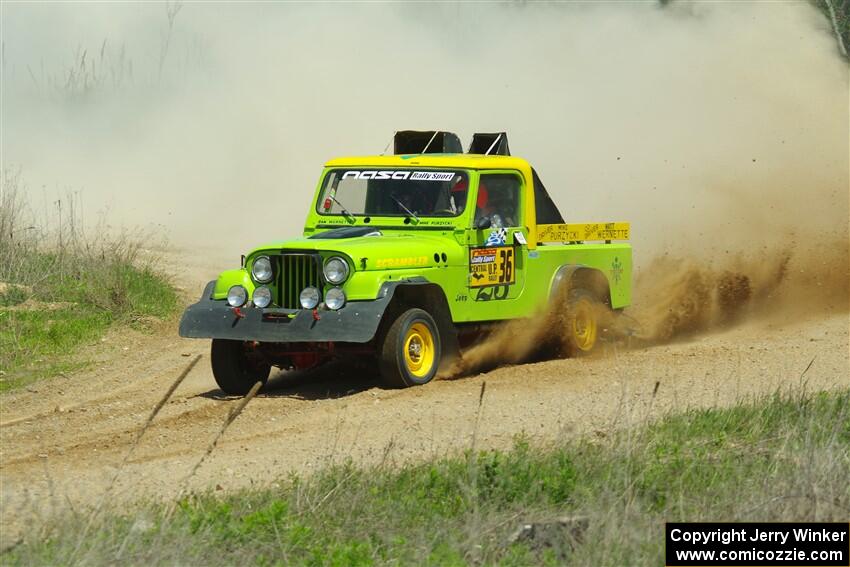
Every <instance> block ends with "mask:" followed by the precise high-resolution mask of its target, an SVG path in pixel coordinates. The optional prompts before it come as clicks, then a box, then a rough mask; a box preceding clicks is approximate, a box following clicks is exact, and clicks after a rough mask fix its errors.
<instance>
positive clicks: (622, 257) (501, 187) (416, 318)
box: [180, 131, 632, 394]
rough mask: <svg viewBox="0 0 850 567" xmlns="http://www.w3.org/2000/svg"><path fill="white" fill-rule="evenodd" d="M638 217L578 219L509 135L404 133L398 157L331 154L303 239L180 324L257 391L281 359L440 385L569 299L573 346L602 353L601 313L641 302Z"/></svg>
mask: <svg viewBox="0 0 850 567" xmlns="http://www.w3.org/2000/svg"><path fill="white" fill-rule="evenodd" d="M628 238H629V225H628V224H627V223H619V222H615V223H590V224H565V223H564V219H563V217H562V216H561V213H560V212H559V211H558V208H557V207H556V206H555V204H554V202H553V201H552V199H551V198H550V197H549V194H548V193H547V191H546V189H545V188H544V186H543V184H542V183H541V181H540V178H539V177H538V175H537V172H536V171H535V170H534V169H533V168H532V167H531V166H530V165H529V163H528V162H527V161H526V160H524V159H521V158H518V157H512V156H511V155H510V152H509V150H508V142H507V137H506V136H505V134H504V133H495V134H476V135H475V136H474V137H473V140H472V143H471V145H470V148H469V151H468V152H467V153H463V151H462V148H461V144H460V140H459V138H458V137H457V136H456V135H454V134H452V133H450V132H440V131H436V132H435V131H429V132H418V131H402V132H397V133H396V135H395V137H394V153H393V155H378V156H369V157H346V158H339V159H334V160H331V161H329V162H328V163H326V164H325V167H324V170H323V171H322V175H321V177H320V178H319V183H318V187H317V188H316V193H315V197H314V199H313V201H312V206H311V207H310V211H309V213H308V215H307V220H306V223H305V225H304V231H303V236H302V237H301V238H296V239H292V240H287V241H283V242H274V243H271V244H267V245H264V246H260V247H259V248H256V249H255V250H254V251H252V252H250V253H249V254H248V255H247V256H245V257H244V258H243V261H242V266H241V267H240V268H238V269H235V270H228V271H225V272H222V273H221V274H220V275H219V277H218V279H217V280H214V281H211V282H209V283H208V284H207V286H206V288H205V289H204V292H203V295H202V296H201V299H200V301H199V302H198V303H195V304H194V305H191V306H190V307H188V308H187V309H186V311H185V313H184V314H183V317H182V320H181V321H180V336H182V337H194V338H207V339H212V350H211V360H212V370H213V375H214V376H215V379H216V382H217V383H218V385H219V387H220V388H221V389H222V390H223V391H224V392H226V393H228V394H245V393H246V392H247V391H248V390H249V389H250V388H251V386H253V384H254V383H256V382H257V381H262V382H265V381H266V380H267V379H268V376H269V373H270V371H271V367H272V366H277V367H279V368H283V369H306V368H310V367H313V366H316V365H318V364H321V363H323V362H325V361H328V360H332V359H336V358H346V357H348V358H352V359H356V360H357V361H361V362H362V361H373V362H375V363H377V369H378V370H379V373H380V375H381V377H382V379H383V380H384V382H385V383H386V384H387V385H389V386H391V387H406V386H413V385H420V384H425V383H427V382H429V381H430V380H431V379H432V378H433V377H434V376H435V375H436V373H437V371H438V368H439V367H440V366H441V364H444V363H447V362H448V361H450V360H452V359H453V358H456V357H458V356H460V355H461V351H462V348H463V347H464V346H466V345H468V344H470V342H471V341H474V340H476V337H480V336H481V335H482V333H485V332H487V330H488V329H490V328H492V327H493V326H495V325H498V324H499V323H501V322H506V321H509V320H514V319H523V318H532V317H537V316H540V314H541V313H544V312H546V311H547V309H548V310H551V308H552V307H553V306H555V305H556V304H558V305H559V308H563V309H564V312H565V313H566V316H565V317H560V318H559V319H557V320H558V321H561V322H562V323H563V324H562V325H560V326H559V327H554V328H550V334H551V336H553V337H554V338H558V339H561V340H562V342H563V343H564V344H566V345H567V349H566V350H567V354H570V355H578V354H584V353H588V352H591V351H593V350H594V347H596V346H597V345H598V342H599V341H598V338H599V333H600V331H601V322H600V312H601V311H600V309H602V310H604V312H605V313H611V314H615V313H617V312H619V311H621V310H622V309H623V308H624V307H626V306H628V305H629V302H630V301H631V273H632V253H631V246H630V245H628V244H627V243H617V242H615V241H620V240H627V239H628Z"/></svg>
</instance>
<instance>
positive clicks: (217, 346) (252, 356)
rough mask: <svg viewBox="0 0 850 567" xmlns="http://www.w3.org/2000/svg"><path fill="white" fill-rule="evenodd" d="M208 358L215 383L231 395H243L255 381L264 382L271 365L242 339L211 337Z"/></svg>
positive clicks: (267, 377)
mask: <svg viewBox="0 0 850 567" xmlns="http://www.w3.org/2000/svg"><path fill="white" fill-rule="evenodd" d="M210 359H211V361H212V371H213V376H214V377H215V382H216V384H218V387H219V388H221V389H222V391H223V392H224V393H225V394H229V395H231V396H244V395H245V394H247V393H248V391H249V390H250V389H251V387H252V386H253V385H254V384H256V383H257V382H262V383H263V384H265V383H266V381H267V380H268V379H269V373H270V372H271V365H269V364H268V363H267V362H265V361H264V360H263V359H262V358H261V357H260V356H259V354H257V353H254V352H251V351H250V350H249V349H248V347H247V344H246V343H245V342H243V341H231V340H227V339H213V341H212V347H211V349H210Z"/></svg>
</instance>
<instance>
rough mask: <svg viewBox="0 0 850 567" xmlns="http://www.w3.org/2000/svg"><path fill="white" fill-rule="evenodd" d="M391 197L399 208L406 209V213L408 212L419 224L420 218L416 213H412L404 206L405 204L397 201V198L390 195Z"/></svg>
mask: <svg viewBox="0 0 850 567" xmlns="http://www.w3.org/2000/svg"><path fill="white" fill-rule="evenodd" d="M390 197H391V198H392V200H393V201H395V202H396V203H397V204H398V206H399V207H401V208H402V209H404V212H406V213H407V214H408V215H410V217H411V218H412V219H413V220H415V221H416V222H419V217H417V216H416V213H414V212H413V211H411V210H410V209H408V208H407V207H405V206H404V203H402V202H401V201H399V200H398V199H396V196H395V195H390Z"/></svg>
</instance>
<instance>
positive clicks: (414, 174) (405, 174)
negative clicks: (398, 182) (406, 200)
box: [342, 170, 455, 181]
mask: <svg viewBox="0 0 850 567" xmlns="http://www.w3.org/2000/svg"><path fill="white" fill-rule="evenodd" d="M454 176H455V174H454V173H453V172H450V171H393V170H389V171H386V170H364V171H346V172H345V173H343V174H342V178H343V179H410V180H412V181H451V180H452V179H454Z"/></svg>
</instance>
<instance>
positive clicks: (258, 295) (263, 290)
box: [251, 285, 272, 308]
mask: <svg viewBox="0 0 850 567" xmlns="http://www.w3.org/2000/svg"><path fill="white" fill-rule="evenodd" d="M251 299H253V300H254V305H256V306H257V307H260V308H263V307H268V306H269V303H271V302H272V292H271V291H269V288H267V287H266V286H264V285H261V286H260V287H258V288H257V289H255V290H254V295H253V297H252V298H251Z"/></svg>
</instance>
